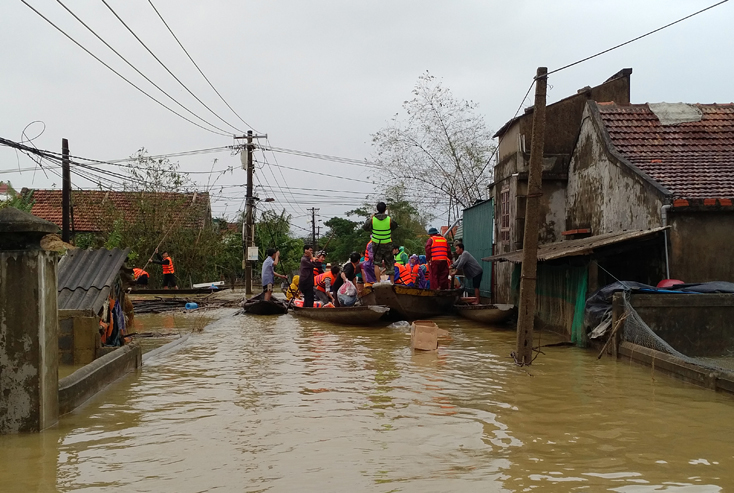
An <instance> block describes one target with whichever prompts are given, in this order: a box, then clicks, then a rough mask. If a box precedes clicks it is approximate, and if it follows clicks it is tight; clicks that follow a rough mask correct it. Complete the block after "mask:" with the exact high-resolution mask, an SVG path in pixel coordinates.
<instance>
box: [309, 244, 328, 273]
mask: <svg viewBox="0 0 734 493" xmlns="http://www.w3.org/2000/svg"><path fill="white" fill-rule="evenodd" d="M311 262H313V264H314V265H315V267H314V268H313V275H314V277H316V276H318V275H319V274H323V273H324V272H326V269H324V262H326V252H324V251H323V250H321V251H320V252H318V253H317V254H316V256H315V257H314V258H313V259H312V260H311Z"/></svg>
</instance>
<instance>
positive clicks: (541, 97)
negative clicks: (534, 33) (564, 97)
mask: <svg viewBox="0 0 734 493" xmlns="http://www.w3.org/2000/svg"><path fill="white" fill-rule="evenodd" d="M547 74H548V69H547V68H546V67H538V71H537V75H536V76H535V106H534V109H533V132H532V137H531V139H532V141H531V143H530V169H529V172H528V191H527V196H526V199H525V200H526V202H525V233H524V236H523V246H522V270H521V274H520V306H519V310H518V316H517V349H516V352H515V361H516V362H517V363H518V364H521V365H530V364H531V363H532V361H533V322H534V320H535V287H536V285H537V273H538V228H539V225H540V197H542V196H543V149H544V147H545V95H546V89H547V85H548V75H547Z"/></svg>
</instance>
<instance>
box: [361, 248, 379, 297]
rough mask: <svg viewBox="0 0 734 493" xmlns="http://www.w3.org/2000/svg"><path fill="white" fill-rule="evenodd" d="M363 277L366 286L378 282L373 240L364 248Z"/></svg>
mask: <svg viewBox="0 0 734 493" xmlns="http://www.w3.org/2000/svg"><path fill="white" fill-rule="evenodd" d="M362 277H363V280H364V285H365V287H368V286H372V285H373V284H374V283H376V282H377V278H376V277H375V252H374V244H373V243H372V240H370V241H369V243H367V246H366V247H365V249H364V262H363V263H362Z"/></svg>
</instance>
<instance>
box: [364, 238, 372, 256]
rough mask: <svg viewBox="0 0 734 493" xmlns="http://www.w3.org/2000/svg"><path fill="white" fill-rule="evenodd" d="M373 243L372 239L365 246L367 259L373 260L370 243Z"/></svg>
mask: <svg viewBox="0 0 734 493" xmlns="http://www.w3.org/2000/svg"><path fill="white" fill-rule="evenodd" d="M371 244H372V240H370V241H368V242H367V246H365V247H364V259H365V260H371V259H372V257H371V256H370V245H371Z"/></svg>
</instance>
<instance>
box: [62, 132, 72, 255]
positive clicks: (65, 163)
mask: <svg viewBox="0 0 734 493" xmlns="http://www.w3.org/2000/svg"><path fill="white" fill-rule="evenodd" d="M70 204H71V170H70V169H69V141H68V140H66V139H61V239H62V240H63V241H65V242H67V243H68V242H69V239H70V235H69V229H70V228H69V218H70V217H71V212H70V210H71V208H70Z"/></svg>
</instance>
